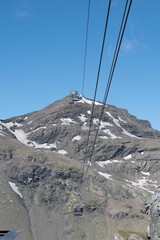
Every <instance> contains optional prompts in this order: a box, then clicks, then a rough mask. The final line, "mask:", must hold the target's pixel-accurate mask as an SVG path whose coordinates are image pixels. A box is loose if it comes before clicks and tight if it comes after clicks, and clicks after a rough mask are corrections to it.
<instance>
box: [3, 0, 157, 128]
mask: <svg viewBox="0 0 160 240" xmlns="http://www.w3.org/2000/svg"><path fill="white" fill-rule="evenodd" d="M87 2H88V1H87V0H46V1H44V0H1V3H0V32H1V33H0V83H1V94H0V119H6V118H9V117H11V116H16V115H21V114H25V113H28V112H32V111H35V110H39V109H41V108H43V107H45V106H47V105H49V104H50V103H52V102H54V101H56V100H58V99H61V98H63V97H64V96H66V95H68V94H69V93H70V91H71V90H78V91H80V92H81V89H82V73H83V61H84V43H85V31H86V15H87ZM124 4H125V1H124V0H112V7H111V15H110V19H109V27H108V33H107V38H106V44H105V51H104V59H103V64H102V71H101V75H100V84H99V88H98V93H97V100H100V101H102V100H103V96H104V90H105V86H106V82H107V78H108V71H109V69H110V63H111V60H112V54H113V51H114V47H115V41H116V37H117V34H118V28H119V24H120V19H121V16H122V11H123V8H124ZM107 5H108V0H91V13H90V25H89V38H88V52H87V64H86V77H85V86H84V95H85V96H86V97H88V98H93V95H94V87H95V81H96V76H97V68H98V63H99V56H100V49H101V43H102V36H103V29H104V24H105V14H106V11H107ZM159 9H160V1H159V0H154V1H146V0H141V1H140V0H133V5H132V9H131V13H130V16H129V20H128V24H127V28H126V32H125V35H124V38H123V43H122V47H121V50H120V55H119V58H118V62H117V66H116V70H115V74H114V77H113V82H112V86H111V89H110V93H109V98H108V103H109V104H112V105H115V106H117V107H120V108H125V109H128V111H129V112H130V113H131V114H133V115H136V116H137V117H138V118H141V119H147V120H149V121H150V122H151V124H152V126H153V127H154V128H157V129H159V130H160V108H159V103H160V94H159V90H160V81H159V78H160V77H159V76H160V30H159V26H158V24H159V22H160V15H159Z"/></svg>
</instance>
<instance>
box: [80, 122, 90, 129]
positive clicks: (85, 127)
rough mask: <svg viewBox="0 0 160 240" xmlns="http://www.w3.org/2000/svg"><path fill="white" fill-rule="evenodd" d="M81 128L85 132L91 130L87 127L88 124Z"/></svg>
mask: <svg viewBox="0 0 160 240" xmlns="http://www.w3.org/2000/svg"><path fill="white" fill-rule="evenodd" d="M81 128H82V130H84V131H86V130H89V127H87V123H86V122H84V123H83V126H82V127H81Z"/></svg>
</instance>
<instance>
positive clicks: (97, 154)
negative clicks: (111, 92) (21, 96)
mask: <svg viewBox="0 0 160 240" xmlns="http://www.w3.org/2000/svg"><path fill="white" fill-rule="evenodd" d="M92 104H93V101H92V100H90V99H87V98H84V97H82V96H80V95H79V97H78V98H75V97H74V96H73V94H71V95H69V96H67V97H65V98H64V99H62V100H59V101H57V102H55V103H53V104H51V105H49V106H47V107H46V108H44V109H42V110H40V111H36V112H33V113H28V114H25V115H23V116H17V117H13V118H10V119H6V120H1V121H0V143H1V144H0V160H1V165H0V171H1V175H0V178H1V181H0V190H1V201H0V213H1V216H4V217H3V219H1V220H0V221H1V227H2V228H4V229H9V228H10V229H15V228H16V229H21V235H19V236H18V237H17V240H18V239H21V240H28V239H30V240H37V239H38V240H41V239H45V240H50V239H54V240H62V239H66V240H72V239H79V240H80V239H84V240H85V239H86V240H91V239H92V240H97V239H98V240H101V239H107V240H110V239H113V236H114V233H116V232H117V233H118V234H121V236H123V237H124V236H125V234H128V232H131V233H136V234H138V236H139V237H141V239H145V232H146V228H147V225H148V223H147V222H148V217H147V215H146V214H144V211H143V208H144V204H145V202H146V201H147V200H148V198H149V197H150V196H151V195H152V193H153V192H154V191H155V189H156V188H157V187H158V185H159V184H160V175H159V169H160V164H159V157H160V155H159V152H160V132H159V131H157V130H155V129H153V128H151V125H150V123H149V122H148V121H145V120H140V119H138V118H136V117H135V116H133V115H131V114H129V113H128V111H127V110H124V109H119V108H116V107H115V106H112V105H106V106H105V108H104V114H103V118H102V121H101V122H99V116H100V114H101V110H102V103H100V102H95V107H94V112H93V116H92V125H91V128H90V123H91V122H90V119H91V109H92ZM97 128H99V131H98V136H97V140H96V144H95V146H94V149H93V144H94V139H95V134H96V131H97ZM89 131H90V137H89V139H88V132H89ZM87 139H88V140H89V141H88V140H87ZM87 141H88V148H87V152H86V144H87ZM91 156H92V158H90V157H91ZM84 160H85V162H84ZM87 169H88V171H87ZM86 173H87V175H86V176H85V174H86ZM84 176H85V180H84V181H83V182H82V180H83V179H84ZM79 186H80V187H81V193H79ZM79 201H81V203H82V204H83V207H84V214H83V216H82V217H79V218H77V217H75V216H74V215H73V207H74V204H75V203H77V202H79ZM127 236H128V235H127Z"/></svg>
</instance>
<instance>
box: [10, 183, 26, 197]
mask: <svg viewBox="0 0 160 240" xmlns="http://www.w3.org/2000/svg"><path fill="white" fill-rule="evenodd" d="M9 185H10V186H11V188H12V189H13V191H14V192H16V193H17V194H18V195H19V196H20V197H21V198H23V196H22V194H21V193H20V191H19V190H18V187H17V186H16V184H15V183H13V182H9Z"/></svg>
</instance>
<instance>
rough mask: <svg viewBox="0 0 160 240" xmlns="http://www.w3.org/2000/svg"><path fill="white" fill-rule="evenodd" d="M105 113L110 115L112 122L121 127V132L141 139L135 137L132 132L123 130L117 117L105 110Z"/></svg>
mask: <svg viewBox="0 0 160 240" xmlns="http://www.w3.org/2000/svg"><path fill="white" fill-rule="evenodd" d="M106 114H107V115H108V116H110V117H111V118H112V120H113V122H114V123H115V124H116V125H117V126H118V127H120V128H121V129H122V133H123V134H125V135H127V136H129V137H131V138H138V139H141V138H140V137H137V136H135V135H134V134H132V133H129V132H128V131H127V130H125V129H124V128H122V127H121V125H120V124H119V119H116V118H114V117H113V116H112V115H111V114H110V113H109V112H106Z"/></svg>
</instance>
